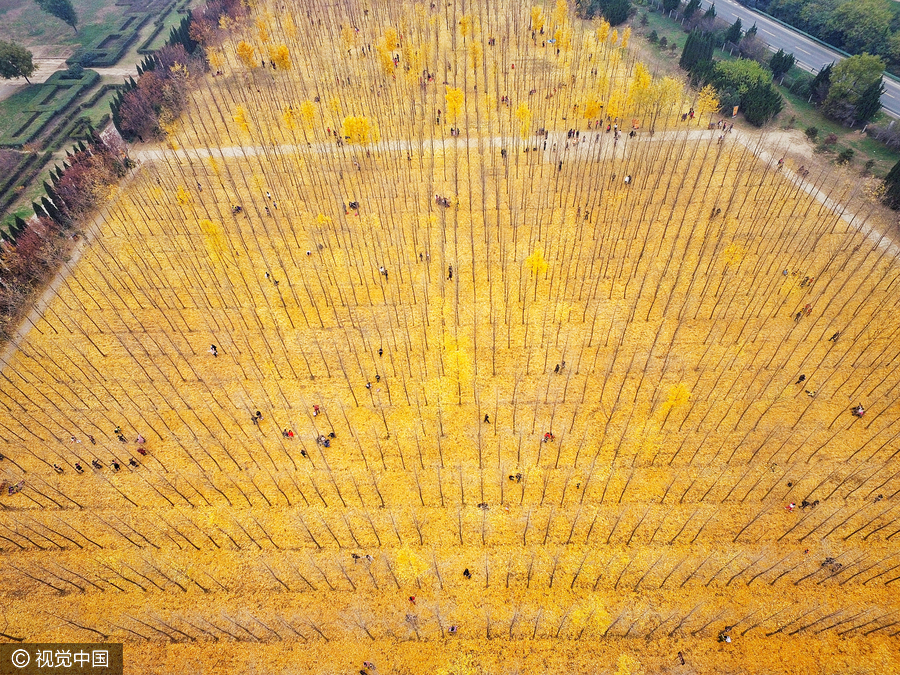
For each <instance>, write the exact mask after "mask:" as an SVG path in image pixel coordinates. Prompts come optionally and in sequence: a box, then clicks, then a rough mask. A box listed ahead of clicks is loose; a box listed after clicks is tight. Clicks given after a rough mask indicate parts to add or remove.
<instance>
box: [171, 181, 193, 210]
mask: <svg viewBox="0 0 900 675" xmlns="http://www.w3.org/2000/svg"><path fill="white" fill-rule="evenodd" d="M175 199H176V200H177V201H178V203H179V205H181V206H189V205H190V203H191V201H192V199H191V193H190V192H188V191H187V190H185V189H184V186H183V185H179V186H178V190H177V191H176V192H175Z"/></svg>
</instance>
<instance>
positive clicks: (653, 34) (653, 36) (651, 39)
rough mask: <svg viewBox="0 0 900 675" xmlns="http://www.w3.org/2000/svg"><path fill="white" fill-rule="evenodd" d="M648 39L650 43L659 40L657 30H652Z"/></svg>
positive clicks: (653, 43)
mask: <svg viewBox="0 0 900 675" xmlns="http://www.w3.org/2000/svg"><path fill="white" fill-rule="evenodd" d="M647 40H648V41H649V42H650V44H652V45H655V44H656V43H657V42H659V35H657V33H656V31H655V30H651V31H650V35H648V36H647Z"/></svg>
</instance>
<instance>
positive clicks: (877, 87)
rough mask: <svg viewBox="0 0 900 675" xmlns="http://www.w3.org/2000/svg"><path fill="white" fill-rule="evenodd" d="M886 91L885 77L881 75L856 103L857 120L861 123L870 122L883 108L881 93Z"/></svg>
mask: <svg viewBox="0 0 900 675" xmlns="http://www.w3.org/2000/svg"><path fill="white" fill-rule="evenodd" d="M883 93H884V78H883V77H879V78H878V80H877V81H875V82H873V83H872V84H870V85H869V86H868V88H866V90H865V91H864V92H863V93H862V94H860V96H859V101H858V102H857V104H856V121H857V122H858V123H860V124H864V123H866V122H868V121H869V120H870V119H872V118H873V117H874V116H875V113H877V112H878V111H879V110H881V95H882V94H883Z"/></svg>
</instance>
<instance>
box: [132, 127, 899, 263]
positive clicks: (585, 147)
mask: <svg viewBox="0 0 900 675" xmlns="http://www.w3.org/2000/svg"><path fill="white" fill-rule="evenodd" d="M722 135H723V134H722V133H721V130H720V129H691V130H675V131H665V132H659V133H655V134H652V135H651V134H647V133H646V132H642V133H641V134H640V135H638V136H637V137H636V138H634V139H629V138H628V136H627V135H626V134H624V133H623V134H622V137H621V139H620V141H619V142H618V143H616V144H613V145H612V146H610V144H609V142H608V141H606V139H605V138H604V141H605V142H604V143H603V148H602V149H601V152H600V154H599V156H598V155H597V154H596V153H595V152H594V151H593V148H594V147H595V146H594V143H595V141H596V135H595V132H587V133H585V136H584V138H586V139H588V140H587V141H586V142H584V141H583V142H581V143H580V144H578V145H576V146H569V147H567V146H568V144H567V140H566V135H565V133H563V132H553V133H551V134H550V135H549V137H548V138H547V139H546V140H547V143H546V146H547V148H548V149H547V150H543V149H542V150H541V152H542V154H543V158H544V160H545V161H549V162H556V161H558V160H559V159H564V158H566V157H581V158H593V159H604V160H606V159H613V158H614V156H615V155H618V154H620V153H621V155H622V157H623V158H624V157H625V155H626V154H627V152H628V146H629V145H630V144H631V143H634V142H641V143H646V142H660V141H674V140H706V141H709V142H710V143H712V142H715V141H717V140H718V137H719V136H722ZM602 136H604V135H601V137H602ZM723 142H724V143H725V144H726V145H728V144H729V143H738V144H740V145H743V146H744V147H746V148H748V149H749V150H750V151H751V152H753V154H754V155H755V156H756V157H757V158H758V159H759V160H760V161H762V162H763V163H765V164H771V165H773V166H774V165H775V164H776V163H777V162H778V160H779V159H780V158H785V157H789V158H791V159H792V160H793V162H794V163H795V164H796V165H797V168H799V167H802V166H806V167H807V168H810V169H811V170H810V173H809V174H808V176H811V177H813V178H811V179H810V180H805V179H804V178H802V177H801V176H800V175H799V174H798V173H797V172H796V171H794V170H792V169H791V168H788V167H789V166H790V163H786V164H785V166H784V168H782V169H781V171H782V172H783V173H784V176H785V177H786V178H787V179H788V180H790V181H792V182H793V183H795V184H797V185H799V186H800V187H801V189H802V190H803V191H804V192H806V193H807V194H809V195H810V196H811V197H813V198H814V199H816V200H817V201H818V202H819V203H821V204H822V205H823V206H825V207H826V208H828V209H830V210H833V211H835V212H841V218H842V219H843V220H844V221H845V222H846V223H847V224H848V225H851V226H853V227H855V228H856V229H857V230H859V231H860V232H862V234H864V235H865V236H866V237H868V239H869V240H870V241H871V242H872V243H873V244H875V245H877V246H878V247H879V248H882V249H885V250H886V251H887V253H888V254H889V255H891V256H892V257H894V258H895V259H900V247H898V245H897V244H896V243H895V242H894V241H893V240H892V239H891V238H890V237H889V235H888V234H887V233H886V232H881V231H879V230H878V229H877V228H876V227H875V226H874V225H873V224H871V223H869V222H868V220H867V219H863V221H862V222H860V220H859V219H858V218H857V214H856V213H855V212H853V211H850V210H849V208H848V207H847V205H843V204H840V203H838V202H836V201H835V200H833V199H832V198H830V197H829V196H828V195H827V194H826V193H825V192H824V191H823V190H822V188H821V185H817V184H816V183H815V182H814V180H815V179H817V177H818V175H819V173H820V172H821V170H823V169H824V167H822V165H821V162H820V161H819V160H818V158H817V157H816V155H815V154H814V153H813V151H812V148H810V146H809V143H808V142H807V141H806V138H805V137H804V135H803V133H802V132H800V131H798V130H767V131H764V132H762V133H760V132H744V131H741V130H739V129H734V130H733V131H731V132H729V133H728V134H725V135H724V140H723ZM519 143H521V141H520V140H519V139H517V138H512V137H492V138H489V139H483V138H478V137H473V138H445V139H441V140H437V141H432V142H429V143H419V142H414V141H406V140H396V141H382V142H379V143H375V144H373V145H370V146H368V147H367V150H369V151H377V152H400V153H404V152H411V151H415V152H418V151H419V150H422V151H426V152H427V151H430V150H437V149H441V150H443V149H445V148H453V147H455V148H465V147H469V148H478V147H479V146H481V147H483V146H484V145H485V144H486V145H488V146H489V147H492V148H504V147H515V146H516V145H517V144H519ZM543 144H544V141H543V140H536V141H535V143H534V145H536V146H538V147H540V148H543V147H544V145H543ZM301 148H302V146H301V145H278V146H273V147H263V146H261V145H252V146H229V147H220V148H216V150H215V151H212V150H209V149H207V148H190V149H179V150H175V151H171V150H166V149H161V148H153V149H143V150H137V151H136V152H133V153H132V158H133V159H135V160H136V161H138V162H153V161H158V160H161V159H163V157H164V156H165V155H166V154H174V156H175V157H177V158H179V159H187V158H194V159H198V160H201V161H202V160H206V159H208V158H210V157H212V156H215V157H219V158H222V157H224V158H236V157H247V156H256V155H260V154H266V153H267V152H272V151H274V152H276V153H294V152H298V151H299V150H300V149H301ZM561 148H562V149H561ZM332 149H333V146H332V145H331V144H325V143H310V144H308V145H307V148H306V150H307V151H309V152H314V153H325V152H329V151H331V150H332ZM343 152H344V154H345V156H346V157H347V158H348V159H350V160H353V158H354V155H355V153H354V151H353V149H352V148H350V147H348V146H344V148H343Z"/></svg>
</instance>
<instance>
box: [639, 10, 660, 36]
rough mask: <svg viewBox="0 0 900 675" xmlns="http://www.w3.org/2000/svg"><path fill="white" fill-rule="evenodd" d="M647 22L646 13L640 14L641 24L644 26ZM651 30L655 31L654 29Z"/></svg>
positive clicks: (648, 21) (648, 20)
mask: <svg viewBox="0 0 900 675" xmlns="http://www.w3.org/2000/svg"><path fill="white" fill-rule="evenodd" d="M648 23H650V19H648V18H647V15H646V14H641V25H642V26H646V25H647V24H648ZM653 32H654V33H655V32H656V31H653Z"/></svg>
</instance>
